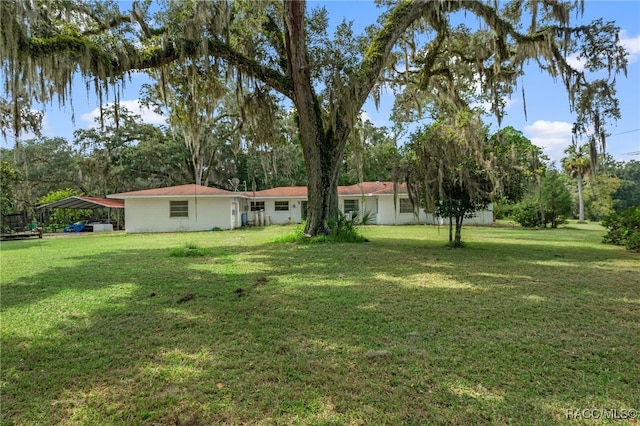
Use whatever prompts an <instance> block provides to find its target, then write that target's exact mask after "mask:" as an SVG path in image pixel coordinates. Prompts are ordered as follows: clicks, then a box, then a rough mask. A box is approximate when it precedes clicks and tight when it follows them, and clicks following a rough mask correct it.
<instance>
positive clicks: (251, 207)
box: [108, 182, 493, 233]
mask: <svg viewBox="0 0 640 426" xmlns="http://www.w3.org/2000/svg"><path fill="white" fill-rule="evenodd" d="M108 197H109V198H116V199H122V200H124V203H125V229H126V231H127V232H131V233H133V232H180V231H204V230H211V229H213V228H220V229H233V228H237V227H240V226H242V225H246V224H249V225H268V224H287V223H300V222H302V221H303V220H304V218H305V217H306V211H307V187H306V186H289V187H279V188H271V189H265V190H262V191H256V192H232V191H226V190H223V189H217V188H210V187H205V186H199V185H180V186H173V187H168V188H158V189H146V190H142V191H133V192H124V193H120V194H111V195H108ZM338 202H339V208H340V210H341V211H342V212H343V213H345V214H347V215H349V214H354V213H355V212H358V213H360V214H361V213H362V212H367V213H369V214H370V216H371V221H370V223H371V224H376V225H402V224H412V223H423V224H438V223H439V224H444V223H446V221H445V220H443V219H442V218H436V217H433V215H431V214H426V213H425V212H424V211H422V210H421V211H420V214H419V215H418V217H416V215H415V214H414V213H413V209H412V206H411V201H410V200H409V197H408V195H407V188H406V186H405V185H398V191H397V195H396V197H395V198H394V191H393V183H392V182H363V183H362V184H357V185H350V186H339V187H338ZM492 223H493V212H492V206H489V208H488V209H487V210H484V211H481V212H478V213H477V214H476V215H475V217H473V218H471V219H465V224H469V225H491V224H492Z"/></svg>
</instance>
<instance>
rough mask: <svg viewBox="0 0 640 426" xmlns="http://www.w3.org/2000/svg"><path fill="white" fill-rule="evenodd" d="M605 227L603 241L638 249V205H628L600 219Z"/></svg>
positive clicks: (639, 235) (639, 244)
mask: <svg viewBox="0 0 640 426" xmlns="http://www.w3.org/2000/svg"><path fill="white" fill-rule="evenodd" d="M602 226H604V227H605V228H607V234H606V235H605V236H604V239H603V240H602V242H603V243H608V244H615V245H621V246H625V247H626V248H627V249H628V250H640V207H629V208H628V209H626V210H623V211H621V212H620V213H618V214H612V215H609V216H607V217H606V218H605V219H604V220H603V221H602Z"/></svg>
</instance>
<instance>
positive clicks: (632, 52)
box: [620, 30, 640, 64]
mask: <svg viewBox="0 0 640 426" xmlns="http://www.w3.org/2000/svg"><path fill="white" fill-rule="evenodd" d="M620 44H622V45H623V46H624V48H625V49H627V52H629V56H628V59H629V63H630V64H632V63H634V62H637V61H638V60H639V59H640V34H638V35H637V36H635V37H633V36H631V35H630V34H629V33H628V32H627V30H621V31H620Z"/></svg>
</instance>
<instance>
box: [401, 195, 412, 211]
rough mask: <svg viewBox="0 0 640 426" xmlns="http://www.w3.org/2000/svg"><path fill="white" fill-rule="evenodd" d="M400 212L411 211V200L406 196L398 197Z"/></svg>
mask: <svg viewBox="0 0 640 426" xmlns="http://www.w3.org/2000/svg"><path fill="white" fill-rule="evenodd" d="M400 213H413V206H412V205H411V200H410V199H408V198H400Z"/></svg>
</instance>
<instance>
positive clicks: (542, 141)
mask: <svg viewBox="0 0 640 426" xmlns="http://www.w3.org/2000/svg"><path fill="white" fill-rule="evenodd" d="M572 128H573V124H571V123H567V122H566V121H546V120H537V121H536V122H535V123H533V124H531V125H527V126H524V134H525V136H527V137H528V138H529V139H531V142H532V143H533V144H534V145H537V146H539V147H541V148H543V150H544V153H545V154H547V155H548V156H549V158H550V159H551V160H552V161H555V162H556V163H557V162H559V161H560V159H561V158H562V157H563V156H564V152H563V151H564V150H565V149H566V148H567V147H568V146H569V145H571V129H572Z"/></svg>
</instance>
